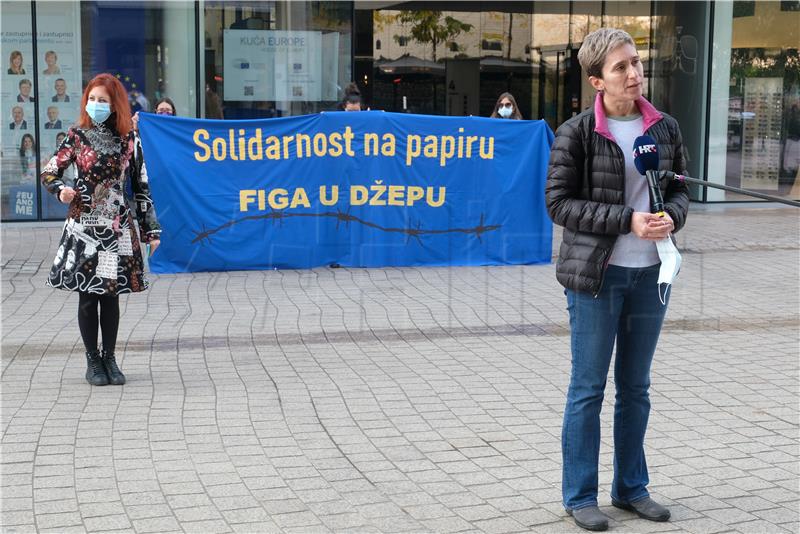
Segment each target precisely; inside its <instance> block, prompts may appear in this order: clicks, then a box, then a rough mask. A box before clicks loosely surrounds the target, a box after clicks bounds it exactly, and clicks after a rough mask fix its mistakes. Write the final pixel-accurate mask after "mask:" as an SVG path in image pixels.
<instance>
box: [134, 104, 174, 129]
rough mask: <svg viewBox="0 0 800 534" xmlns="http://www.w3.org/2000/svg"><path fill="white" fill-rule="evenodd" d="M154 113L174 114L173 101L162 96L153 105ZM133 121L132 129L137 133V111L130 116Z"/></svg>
mask: <svg viewBox="0 0 800 534" xmlns="http://www.w3.org/2000/svg"><path fill="white" fill-rule="evenodd" d="M154 111H155V113H156V115H172V116H173V117H174V116H175V115H176V111H175V103H174V102H173V101H172V100H171V99H170V98H167V97H164V98H162V99H161V100H159V101H158V102H156V107H155V110H154ZM131 120H132V121H133V129H134V130H135V131H136V133H137V135H138V133H139V112H138V111H137V112H136V113H134V114H133V117H132V118H131Z"/></svg>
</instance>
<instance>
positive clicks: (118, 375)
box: [103, 350, 125, 386]
mask: <svg viewBox="0 0 800 534" xmlns="http://www.w3.org/2000/svg"><path fill="white" fill-rule="evenodd" d="M103 367H105V368H106V374H107V375H108V383H109V384H111V385H114V386H121V385H122V384H124V383H125V375H123V374H122V371H120V370H119V367H117V360H116V359H115V358H114V353H113V352H108V351H105V350H104V351H103Z"/></svg>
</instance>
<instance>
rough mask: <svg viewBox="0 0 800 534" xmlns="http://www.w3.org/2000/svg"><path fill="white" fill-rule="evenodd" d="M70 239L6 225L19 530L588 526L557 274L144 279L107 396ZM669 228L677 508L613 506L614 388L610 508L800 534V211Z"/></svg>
mask: <svg viewBox="0 0 800 534" xmlns="http://www.w3.org/2000/svg"><path fill="white" fill-rule="evenodd" d="M59 231H60V228H59V227H58V225H54V224H46V225H42V224H39V225H22V224H15V225H12V224H4V225H3V228H2V321H3V323H2V465H1V473H2V522H1V523H0V527H2V531H3V532H33V531H41V532H47V531H53V532H73V531H74V532H84V531H93V532H111V531H126V532H143V533H144V532H231V531H233V532H302V533H314V532H353V533H360V532H387V533H389V532H487V533H501V532H503V533H504V532H575V531H578V529H576V527H575V526H574V524H573V523H572V520H571V519H570V518H568V517H567V516H566V514H565V513H564V511H563V509H562V506H561V502H560V500H561V497H560V479H561V471H560V445H559V440H560V437H559V436H560V431H561V415H562V410H563V406H564V395H565V390H566V386H567V382H568V374H569V336H568V323H567V314H566V310H565V300H564V295H563V293H562V290H561V288H560V286H559V285H558V284H557V282H556V281H555V276H554V268H553V265H541V266H514V267H457V268H404V269H396V268H392V269H346V268H341V269H329V268H320V269H314V270H308V271H264V272H227V273H204V274H191V275H169V276H165V275H162V276H152V277H151V279H152V280H153V285H152V288H151V290H150V291H148V292H146V293H144V294H139V295H134V296H130V297H127V296H125V297H122V298H121V307H122V317H123V320H122V324H121V329H120V336H119V343H118V351H117V352H118V359H121V365H122V368H123V370H124V371H125V373H126V374H127V377H128V383H127V385H125V386H123V387H114V386H108V387H90V386H89V385H88V384H87V383H86V382H85V381H84V378H83V373H84V370H85V360H84V356H83V348H82V344H81V341H80V336H79V334H78V328H77V321H76V308H77V304H76V302H77V299H76V296H75V295H73V294H70V293H66V292H61V291H56V290H53V289H50V288H47V287H45V286H44V279H45V276H46V272H47V270H48V269H49V265H50V262H51V259H52V255H53V253H54V251H55V243H56V242H57V239H58V234H59ZM557 234H558V232H557ZM677 237H678V241H679V245H680V246H681V248H682V250H683V251H684V267H683V270H682V273H681V275H680V276H679V278H678V281H677V283H676V286H675V288H674V294H673V297H672V303H671V306H670V311H669V313H668V315H667V322H666V324H665V328H664V331H663V333H662V338H661V342H660V344H659V350H658V353H657V355H656V360H655V363H654V368H653V385H652V393H651V399H652V405H653V411H652V415H651V419H650V426H649V431H648V438H647V452H648V463H649V465H650V472H651V484H650V489H651V491H652V493H653V494H654V496H656V497H657V498H658V499H660V500H662V501H664V502H666V503H668V504H669V505H670V507H671V509H672V514H673V518H672V521H670V522H668V523H649V522H646V521H643V520H640V519H638V518H636V517H635V516H634V515H633V514H631V513H629V512H624V511H621V510H617V509H615V508H612V507H611V506H610V498H609V497H608V490H609V484H610V478H611V464H612V456H611V448H610V445H611V444H610V438H611V432H610V428H611V423H610V421H611V414H612V412H613V410H612V402H613V394H612V395H607V398H606V402H605V406H604V408H605V409H604V411H603V431H604V434H603V447H602V451H601V473H600V483H601V488H600V489H601V494H600V500H601V507H602V509H603V510H604V511H605V512H607V513H608V515H609V516H610V517H611V518H612V521H611V531H612V532H692V533H694V532H698V533H699V532H708V533H712V532H748V533H750V532H753V533H755V532H768V533H773V532H775V533H777V532H798V530H800V517H799V515H798V504H799V502H800V501H799V499H800V490H799V489H798V465H799V464H798V459H799V458H800V445H799V440H798V399H799V398H800V396H799V394H798V393H799V392H798V354H799V352H798V334H799V333H800V318H799V317H798V309H799V306H800V298H799V297H800V295H799V292H800V290H799V287H800V284H798V282H799V281H800V276H798V275H799V274H800V218H798V212H797V211H795V210H793V209H792V208H780V207H775V206H774V205H766V206H765V205H759V206H753V205H747V206H724V207H723V206H702V205H693V206H692V211H691V213H690V217H689V223H688V225H687V227H686V229H685V230H684V231H682V232H680V233H679V234H678V235H677ZM554 243H555V244H556V245H557V243H558V236H556V239H555V240H554ZM554 248H555V245H554ZM609 382H612V383H609V385H608V390H609V391H613V380H612V378H610V379H609Z"/></svg>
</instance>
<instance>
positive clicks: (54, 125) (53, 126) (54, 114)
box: [44, 106, 61, 130]
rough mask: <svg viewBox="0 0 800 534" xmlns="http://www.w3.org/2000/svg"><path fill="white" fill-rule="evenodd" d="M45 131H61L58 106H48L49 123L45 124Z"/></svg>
mask: <svg viewBox="0 0 800 534" xmlns="http://www.w3.org/2000/svg"><path fill="white" fill-rule="evenodd" d="M44 129H45V130H60V129H61V119H59V118H58V106H47V122H46V123H44Z"/></svg>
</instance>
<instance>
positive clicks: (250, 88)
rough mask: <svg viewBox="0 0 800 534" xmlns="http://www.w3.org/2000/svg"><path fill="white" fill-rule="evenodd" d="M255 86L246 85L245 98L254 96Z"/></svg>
mask: <svg viewBox="0 0 800 534" xmlns="http://www.w3.org/2000/svg"><path fill="white" fill-rule="evenodd" d="M253 94H254V93H253V86H252V85H245V86H244V96H253Z"/></svg>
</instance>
